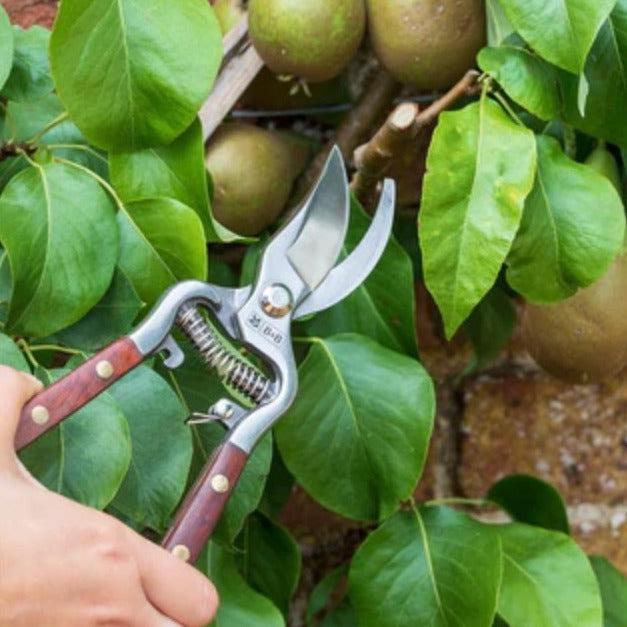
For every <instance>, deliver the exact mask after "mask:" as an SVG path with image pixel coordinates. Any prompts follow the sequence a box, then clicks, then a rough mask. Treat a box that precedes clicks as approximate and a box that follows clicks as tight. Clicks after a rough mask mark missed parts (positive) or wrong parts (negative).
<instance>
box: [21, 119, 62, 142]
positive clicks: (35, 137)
mask: <svg viewBox="0 0 627 627" xmlns="http://www.w3.org/2000/svg"><path fill="white" fill-rule="evenodd" d="M68 118H69V115H68V112H67V111H64V112H63V113H60V114H59V115H58V116H57V117H56V118H53V119H52V120H50V122H48V124H46V125H45V126H44V127H43V128H41V129H39V130H38V131H37V132H36V133H35V134H34V135H33V136H32V137H31V138H30V139H29V140H28V141H29V143H31V144H36V143H37V142H38V141H39V140H40V139H41V138H42V137H43V136H44V135H45V134H46V133H47V132H48V131H49V130H51V129H53V128H54V127H55V126H57V125H59V124H61V122H65V120H67V119H68Z"/></svg>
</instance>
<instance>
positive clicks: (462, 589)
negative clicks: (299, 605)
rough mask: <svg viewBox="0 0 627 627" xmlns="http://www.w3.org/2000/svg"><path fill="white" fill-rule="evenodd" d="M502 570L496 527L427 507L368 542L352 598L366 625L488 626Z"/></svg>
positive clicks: (352, 580)
mask: <svg viewBox="0 0 627 627" xmlns="http://www.w3.org/2000/svg"><path fill="white" fill-rule="evenodd" d="M501 569H502V563H501V547H500V541H499V537H498V535H497V534H496V533H494V531H493V530H492V529H491V528H489V527H487V526H484V525H481V524H480V523H478V522H476V521H474V520H472V519H471V518H469V517H468V516H466V515H464V514H461V513H459V512H456V511H454V510H451V509H448V508H444V507H438V508H435V507H424V508H421V509H414V510H412V511H406V512H398V513H397V514H395V515H394V516H393V517H392V518H390V519H389V520H386V521H385V522H384V523H383V524H382V525H381V526H380V527H379V528H378V529H377V530H376V531H374V532H373V533H371V534H370V536H368V539H367V540H366V541H365V542H364V543H363V544H362V545H361V547H360V548H359V549H358V551H357V553H356V554H355V556H354V557H353V561H352V564H351V569H350V573H349V597H350V599H351V602H352V605H353V608H354V609H355V612H356V614H357V618H358V622H359V625H360V626H361V627H375V626H376V627H387V626H389V627H405V626H406V627H414V626H416V625H420V626H421V627H486V626H488V625H490V624H491V622H492V619H493V617H494V613H495V611H496V604H497V598H498V593H499V584H500V581H501ZM527 625H534V627H536V626H535V624H534V623H527Z"/></svg>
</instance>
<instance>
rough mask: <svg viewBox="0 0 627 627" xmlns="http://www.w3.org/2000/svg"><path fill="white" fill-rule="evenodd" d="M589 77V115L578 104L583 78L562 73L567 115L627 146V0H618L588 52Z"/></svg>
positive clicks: (587, 129)
mask: <svg viewBox="0 0 627 627" xmlns="http://www.w3.org/2000/svg"><path fill="white" fill-rule="evenodd" d="M584 73H585V77H586V80H587V81H588V85H589V87H590V91H589V93H588V97H587V99H586V106H585V116H582V114H581V112H580V110H579V106H578V96H579V81H578V78H577V77H576V76H573V75H572V74H569V73H567V72H561V73H560V84H561V87H562V93H563V97H564V107H565V112H564V117H565V118H566V120H567V121H568V122H569V123H570V124H572V125H573V126H575V127H576V128H578V129H581V130H582V131H585V132H586V133H589V134H590V135H594V136H597V137H602V138H603V139H607V140H608V141H611V142H613V143H616V144H619V145H620V146H626V147H627V125H626V124H625V102H627V0H618V2H617V3H616V6H615V7H614V10H613V11H612V13H611V15H610V17H609V19H608V20H606V21H605V23H604V24H603V26H602V28H601V30H600V31H599V34H598V35H597V38H596V40H595V42H594V45H593V46H592V50H591V51H590V54H589V55H588V58H587V60H586V66H585V70H584Z"/></svg>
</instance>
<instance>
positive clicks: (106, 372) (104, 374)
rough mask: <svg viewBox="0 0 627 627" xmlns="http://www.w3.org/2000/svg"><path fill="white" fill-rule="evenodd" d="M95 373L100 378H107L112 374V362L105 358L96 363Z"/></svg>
mask: <svg viewBox="0 0 627 627" xmlns="http://www.w3.org/2000/svg"><path fill="white" fill-rule="evenodd" d="M96 374H97V375H98V376H99V377H100V378H101V379H109V378H110V377H111V376H112V375H113V364H112V363H111V362H110V361H107V360H106V359H103V360H102V361H99V362H98V363H97V364H96Z"/></svg>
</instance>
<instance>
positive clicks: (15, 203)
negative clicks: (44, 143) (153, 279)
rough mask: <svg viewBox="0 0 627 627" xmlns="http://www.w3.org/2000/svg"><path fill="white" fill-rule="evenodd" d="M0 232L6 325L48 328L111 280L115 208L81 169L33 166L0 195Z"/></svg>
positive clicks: (68, 319)
mask: <svg viewBox="0 0 627 627" xmlns="http://www.w3.org/2000/svg"><path fill="white" fill-rule="evenodd" d="M0 240H1V241H2V243H3V245H4V247H5V248H6V251H7V253H8V255H9V262H10V264H11V272H12V275H13V295H12V299H11V305H10V308H9V319H8V322H7V329H9V330H11V331H12V332H16V333H22V334H27V335H33V336H46V335H51V334H52V333H54V332H56V331H58V330H59V329H62V328H64V327H66V326H68V325H70V324H72V323H74V322H76V321H77V320H79V319H80V318H81V317H82V316H83V315H85V313H86V312H87V311H89V310H90V309H91V308H92V307H93V306H94V305H95V304H96V303H97V302H98V301H99V300H100V298H101V297H102V296H103V294H104V293H105V291H106V290H107V287H108V286H109V284H110V283H111V279H112V277H113V272H114V270H115V263H116V259H117V256H118V232H117V228H116V224H115V209H114V206H113V203H112V202H111V200H110V198H109V196H108V195H107V194H106V193H105V192H104V190H103V189H102V188H101V187H100V185H99V184H98V182H97V181H96V180H95V179H94V178H93V177H92V176H90V175H89V174H88V173H86V172H84V171H83V170H81V169H78V168H77V167H74V166H71V165H66V164H57V163H49V164H46V165H44V166H36V167H32V168H29V169H27V170H24V171H23V172H20V174H18V175H17V176H15V177H14V178H13V179H11V182H10V183H9V184H8V185H7V186H6V188H5V189H4V191H3V193H2V196H0Z"/></svg>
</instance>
